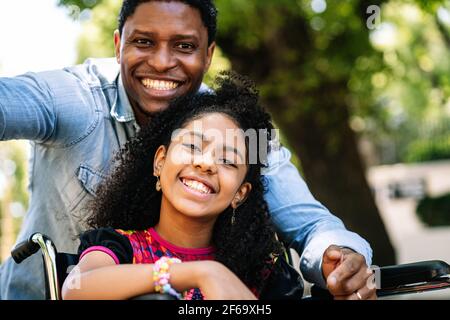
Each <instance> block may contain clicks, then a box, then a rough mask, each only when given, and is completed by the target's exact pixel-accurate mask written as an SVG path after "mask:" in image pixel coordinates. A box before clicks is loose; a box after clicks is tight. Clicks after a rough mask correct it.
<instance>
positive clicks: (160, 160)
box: [153, 146, 166, 177]
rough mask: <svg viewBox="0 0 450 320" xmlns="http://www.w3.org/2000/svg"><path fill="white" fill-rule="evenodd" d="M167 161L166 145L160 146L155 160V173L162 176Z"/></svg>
mask: <svg viewBox="0 0 450 320" xmlns="http://www.w3.org/2000/svg"><path fill="white" fill-rule="evenodd" d="M165 161H166V147H165V146H160V147H159V148H158V150H156V153H155V158H154V160H153V175H154V176H158V177H159V176H160V175H161V170H162V167H163V166H164V162H165Z"/></svg>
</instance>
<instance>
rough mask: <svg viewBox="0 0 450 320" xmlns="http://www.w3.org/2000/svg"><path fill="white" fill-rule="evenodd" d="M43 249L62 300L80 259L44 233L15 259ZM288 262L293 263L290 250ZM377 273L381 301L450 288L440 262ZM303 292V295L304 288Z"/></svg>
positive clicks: (316, 296) (448, 272)
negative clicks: (67, 279) (63, 289)
mask: <svg viewBox="0 0 450 320" xmlns="http://www.w3.org/2000/svg"><path fill="white" fill-rule="evenodd" d="M39 250H41V253H42V259H43V266H44V277H45V292H46V299H47V300H61V287H62V284H63V283H64V280H65V279H66V277H67V275H68V273H69V272H70V268H71V267H73V266H75V265H76V264H77V263H78V260H79V256H78V255H77V254H69V253H58V251H57V249H56V247H55V245H54V243H53V241H52V240H51V239H50V238H49V237H47V236H46V235H44V234H41V233H34V234H32V235H31V236H30V237H29V238H28V239H27V240H25V241H23V242H21V243H19V244H18V245H17V246H16V247H15V248H14V249H13V250H12V251H11V256H12V258H13V260H14V261H15V262H16V263H21V262H22V261H23V260H25V259H27V258H28V257H30V256H31V255H33V254H35V253H36V252H38V251H39ZM287 260H288V263H291V264H292V256H291V255H290V254H289V250H288V251H287ZM374 271H375V275H376V277H375V279H376V280H377V281H376V285H377V296H378V297H379V298H386V297H392V296H398V295H404V294H412V293H419V292H427V291H433V290H441V289H446V288H447V289H448V288H450V266H449V265H448V264H447V263H445V262H444V261H440V260H434V261H421V262H416V263H409V264H401V265H393V266H385V267H381V268H379V269H375V270H374ZM298 276H299V277H300V275H298ZM301 290H302V292H303V287H302V288H301ZM303 299H308V300H322V299H324V300H330V299H333V297H332V296H331V294H330V293H329V292H328V291H327V290H325V289H321V288H319V287H318V286H315V285H313V286H312V288H311V295H310V296H308V297H304V298H303ZM132 300H175V298H174V297H173V296H170V295H164V294H147V295H143V296H139V297H135V298H133V299H132Z"/></svg>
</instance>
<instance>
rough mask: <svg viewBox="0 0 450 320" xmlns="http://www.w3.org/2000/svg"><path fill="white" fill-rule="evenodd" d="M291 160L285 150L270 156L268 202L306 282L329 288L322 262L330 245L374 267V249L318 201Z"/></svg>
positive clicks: (281, 234)
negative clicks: (357, 254)
mask: <svg viewBox="0 0 450 320" xmlns="http://www.w3.org/2000/svg"><path fill="white" fill-rule="evenodd" d="M290 158H291V154H290V152H289V150H287V149H286V148H284V147H282V148H281V149H279V150H275V151H271V152H270V154H269V168H268V169H267V170H265V175H264V179H265V180H266V183H267V191H266V194H265V199H266V201H267V203H268V206H269V210H270V214H271V217H272V220H273V222H274V224H275V227H276V229H277V232H278V233H279V235H280V236H281V238H282V239H283V241H285V242H286V243H287V244H288V245H289V246H290V247H292V248H294V249H295V250H296V251H297V252H298V253H299V254H300V255H301V258H300V269H301V271H302V274H303V276H304V277H305V279H306V280H307V281H309V282H312V283H316V284H318V285H320V286H321V287H323V288H326V282H325V279H324V277H323V273H322V259H323V254H324V252H325V250H326V249H327V248H328V247H329V246H330V245H338V246H343V247H347V248H350V249H352V250H354V251H355V252H357V253H359V254H361V255H363V256H364V257H365V259H366V263H367V265H370V264H371V260H372V249H371V248H370V246H369V244H368V243H367V241H365V240H364V239H363V238H361V237H360V236H359V235H357V234H356V233H353V232H350V231H348V230H347V229H346V228H345V226H344V224H343V223H342V221H341V220H340V219H338V218H337V217H336V216H334V215H332V214H331V213H330V212H329V211H328V210H327V209H326V208H325V207H324V206H323V205H322V204H320V203H319V202H318V201H317V200H316V199H314V197H313V196H312V194H311V192H310V191H309V189H308V187H307V185H306V183H305V182H304V180H303V179H302V178H301V176H300V174H299V172H298V170H297V169H296V168H295V166H294V165H293V164H292V163H291V161H290Z"/></svg>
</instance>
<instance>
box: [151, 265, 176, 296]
mask: <svg viewBox="0 0 450 320" xmlns="http://www.w3.org/2000/svg"><path fill="white" fill-rule="evenodd" d="M174 263H181V260H180V259H178V258H168V257H162V258H160V259H159V260H158V261H156V262H155V263H154V265H153V283H154V285H155V292H159V293H162V294H170V295H171V296H174V297H176V298H177V299H178V300H181V299H183V296H182V295H181V294H180V293H179V292H177V291H176V290H175V289H173V288H172V286H171V285H170V283H169V280H170V273H169V267H170V266H171V265H172V264H174Z"/></svg>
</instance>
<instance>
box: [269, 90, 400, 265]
mask: <svg viewBox="0 0 450 320" xmlns="http://www.w3.org/2000/svg"><path fill="white" fill-rule="evenodd" d="M343 90H345V84H343V85H342V88H322V92H323V93H322V94H319V93H317V94H316V95H315V102H316V103H317V110H314V111H312V112H308V113H303V114H302V116H300V117H298V118H296V119H295V121H289V122H287V121H286V120H285V119H284V117H279V116H277V115H279V110H277V109H278V108H277V107H276V106H280V105H286V103H287V102H286V101H283V99H280V100H279V101H274V100H272V101H270V103H269V104H268V106H269V109H270V110H271V112H272V114H273V115H274V119H275V121H276V122H277V124H278V125H279V126H280V127H281V129H282V131H283V133H284V135H285V136H286V138H287V140H288V141H289V144H290V145H291V147H292V149H293V150H292V151H293V152H294V153H295V154H297V155H298V157H299V159H300V160H301V164H302V167H303V172H304V176H305V180H306V182H307V183H308V186H309V187H310V189H311V192H312V193H313V195H315V197H316V198H317V199H318V200H319V201H320V202H321V203H323V204H324V205H325V206H326V207H327V208H328V209H329V210H330V211H331V212H332V213H334V214H335V215H337V216H338V217H340V218H341V219H342V220H343V221H344V223H345V225H346V226H347V227H348V228H349V229H350V230H352V231H354V232H357V233H358V234H360V235H361V236H362V237H364V238H365V239H366V240H368V241H369V243H370V244H371V246H372V248H373V250H374V259H373V263H374V264H376V265H380V266H383V265H390V264H395V253H394V249H393V247H392V245H391V242H390V239H389V237H388V235H387V233H386V229H385V226H384V223H383V221H382V220H381V217H380V215H379V212H378V209H377V207H376V205H375V202H374V199H373V195H372V192H371V190H370V187H369V185H368V183H367V180H366V176H365V168H364V165H363V163H362V160H361V157H360V155H359V152H358V149H357V141H356V137H355V134H354V132H353V131H352V130H351V129H350V127H349V125H348V123H349V114H348V108H347V107H346V105H345V101H343V95H342V94H341V93H340V92H338V91H341V92H342V91H343ZM302 98H303V97H298V101H302ZM289 100H291V101H292V97H290V99H289ZM277 111H278V112H277ZM324 119H326V120H324Z"/></svg>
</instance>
